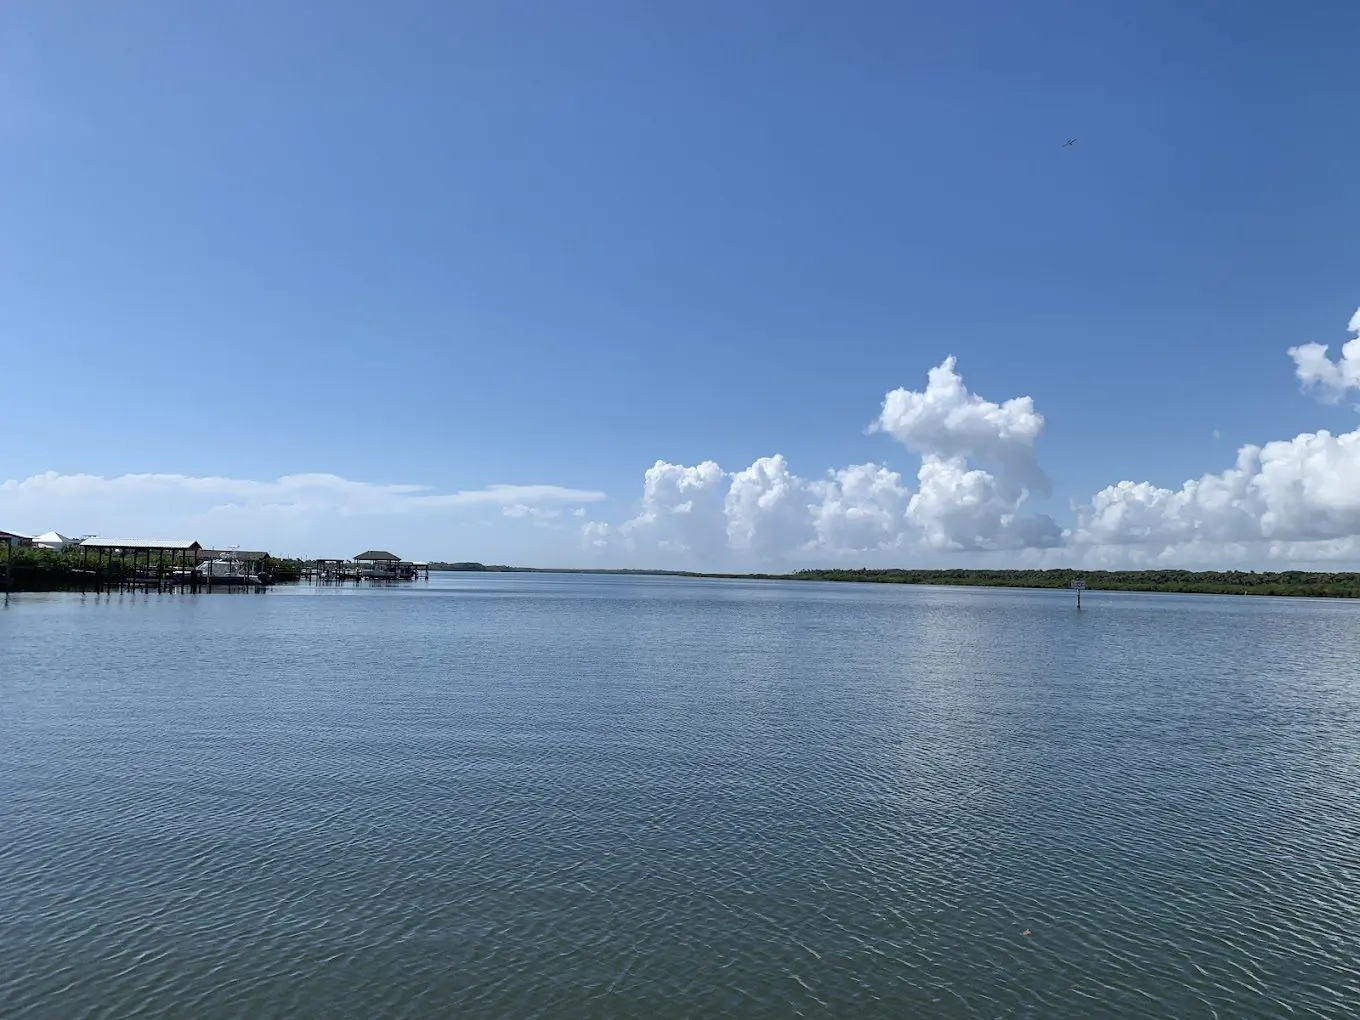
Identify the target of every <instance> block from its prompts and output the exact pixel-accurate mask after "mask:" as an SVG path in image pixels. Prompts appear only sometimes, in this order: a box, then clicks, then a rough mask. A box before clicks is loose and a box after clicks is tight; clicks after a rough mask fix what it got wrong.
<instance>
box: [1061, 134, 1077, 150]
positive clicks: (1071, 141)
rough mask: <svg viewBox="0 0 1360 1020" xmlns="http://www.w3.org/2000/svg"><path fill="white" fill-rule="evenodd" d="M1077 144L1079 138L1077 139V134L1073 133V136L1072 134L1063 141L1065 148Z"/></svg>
mask: <svg viewBox="0 0 1360 1020" xmlns="http://www.w3.org/2000/svg"><path fill="white" fill-rule="evenodd" d="M1076 144H1077V139H1076V136H1075V135H1073V136H1072V137H1071V138H1069V139H1068V140H1067V141H1065V142H1063V148H1064V149H1066V148H1070V147H1071V146H1073V145H1076Z"/></svg>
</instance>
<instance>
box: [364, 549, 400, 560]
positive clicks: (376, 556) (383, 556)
mask: <svg viewBox="0 0 1360 1020" xmlns="http://www.w3.org/2000/svg"><path fill="white" fill-rule="evenodd" d="M354 559H355V560H356V561H361V560H369V561H372V560H378V561H383V560H391V561H392V562H393V563H400V562H401V557H400V556H396V555H393V554H392V553H390V552H385V551H384V550H382V549H370V550H368V552H361V553H360V554H359V555H358V556H356V557H354Z"/></svg>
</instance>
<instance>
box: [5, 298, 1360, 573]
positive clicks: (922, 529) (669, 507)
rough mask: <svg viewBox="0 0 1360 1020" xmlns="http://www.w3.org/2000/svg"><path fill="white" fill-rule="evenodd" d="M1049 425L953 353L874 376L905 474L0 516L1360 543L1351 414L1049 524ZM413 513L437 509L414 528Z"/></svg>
mask: <svg viewBox="0 0 1360 1020" xmlns="http://www.w3.org/2000/svg"><path fill="white" fill-rule="evenodd" d="M1349 328H1350V331H1351V332H1352V333H1355V334H1357V336H1356V337H1355V338H1354V339H1351V340H1350V341H1348V342H1347V343H1345V344H1344V345H1343V346H1342V348H1341V351H1340V356H1339V358H1338V359H1337V360H1332V359H1331V358H1330V357H1329V356H1328V348H1327V346H1326V345H1323V344H1318V343H1308V344H1303V345H1300V346H1297V347H1292V348H1289V350H1288V354H1289V356H1290V358H1291V359H1292V360H1293V362H1294V365H1295V374H1296V376H1297V378H1298V380H1299V382H1300V384H1301V387H1302V388H1303V390H1304V391H1305V392H1308V393H1311V394H1313V395H1314V396H1316V398H1317V399H1319V400H1321V401H1323V402H1326V403H1336V402H1338V401H1340V400H1341V399H1342V398H1343V397H1345V396H1346V395H1347V394H1348V393H1350V392H1351V391H1353V390H1360V311H1357V312H1356V314H1355V316H1354V317H1353V318H1352V319H1351V321H1350V325H1349ZM1045 425H1046V422H1045V419H1044V416H1043V415H1042V414H1041V413H1040V412H1039V411H1038V410H1037V409H1036V408H1035V406H1034V402H1033V400H1032V399H1031V398H1029V397H1013V398H1010V399H1007V400H1004V401H1002V402H1000V403H998V402H995V401H993V400H990V399H987V398H985V397H983V396H981V395H979V394H977V393H973V392H971V391H970V390H969V389H968V388H967V386H966V385H965V383H964V379H963V376H962V375H961V374H960V372H959V368H958V365H957V363H956V361H955V359H954V358H953V357H952V356H951V357H948V358H946V359H945V360H944V361H943V362H941V363H940V364H939V365H937V366H936V367H934V368H932V369H931V370H930V371H929V373H928V375H927V379H926V385H925V387H924V389H921V390H910V389H906V388H898V389H894V390H892V391H890V392H888V393H887V394H886V395H885V396H884V398H883V402H882V405H881V407H880V409H879V412H878V415H877V417H875V418H874V419H873V421H872V422H870V424H869V426H868V431H869V432H871V433H877V434H882V435H883V436H886V437H888V438H890V439H891V440H893V441H895V442H896V443H898V444H900V447H902V448H905V450H907V451H909V452H910V454H912V455H914V456H915V457H917V458H919V466H918V468H917V470H916V474H915V477H914V479H911V480H908V479H907V478H905V477H904V476H903V475H902V474H901V473H899V472H898V471H895V470H892V469H891V468H889V467H888V466H887V465H886V464H883V463H878V462H873V461H871V462H867V463H861V464H851V465H847V466H844V467H838V468H831V469H828V470H826V471H824V472H822V473H821V474H820V475H818V476H815V477H803V476H800V475H798V474H796V473H795V472H794V471H793V470H792V468H791V467H790V465H789V464H788V462H787V461H786V459H785V458H784V456H783V455H782V454H779V453H774V454H772V455H769V456H765V457H760V458H758V459H756V460H755V461H754V462H752V463H751V464H750V465H749V466H747V467H745V468H741V469H739V470H735V471H727V470H724V469H723V468H722V467H720V466H719V465H718V464H717V463H715V462H714V461H711V460H709V461H703V462H701V463H699V464H694V465H683V464H672V463H669V462H667V461H664V460H658V461H657V462H656V463H655V464H653V465H652V466H651V467H650V468H648V469H647V471H646V472H645V474H644V476H643V484H642V495H641V500H640V502H639V503H638V504H637V506H636V512H635V513H634V515H633V516H631V517H629V518H627V519H625V520H623V521H621V522H617V523H614V522H610V521H604V520H594V519H591V515H590V513H589V511H588V510H587V506H589V505H591V504H598V503H600V502H602V501H604V500H605V499H606V495H605V493H603V492H601V491H598V490H595V489H585V488H569V487H564V486H560V485H547V484H543V485H492V486H488V487H486V488H482V489H475V490H466V491H455V492H447V493H440V492H436V491H435V490H433V489H432V488H430V487H428V486H422V485H407V484H375V483H369V482H362V481H352V480H349V479H345V478H342V477H339V476H337V475H333V474H298V475H288V476H284V477H282V478H279V479H276V480H274V481H254V480H249V479H236V478H217V477H207V478H205V477H194V476H190V475H183V474H128V475H123V476H120V477H116V478H105V477H101V476H97V475H88V474H74V475H63V474H58V473H56V472H47V473H45V474H40V475H35V476H33V477H30V478H27V479H24V480H21V481H19V480H12V481H6V482H0V527H6V528H9V529H12V530H23V528H24V527H25V526H27V527H28V528H29V529H30V530H34V531H44V530H48V529H49V528H51V527H53V526H54V525H59V526H58V527H57V530H62V531H70V530H74V529H83V530H84V531H85V532H86V533H90V532H93V533H99V534H103V535H106V536H108V535H115V534H121V535H139V536H147V535H150V534H152V533H155V534H157V535H161V536H168V537H178V536H188V537H200V535H202V536H205V537H207V538H208V539H209V540H211V541H214V542H220V541H222V539H223V538H225V537H226V536H233V537H234V539H235V540H237V541H239V542H241V543H242V544H252V545H253V544H262V545H270V546H272V547H276V548H279V549H280V550H281V551H287V552H290V553H299V554H304V555H333V554H334V553H333V552H332V551H330V550H331V548H332V546H333V545H335V544H336V543H338V542H339V541H342V540H344V541H360V542H361V544H362V539H361V536H362V535H365V534H371V532H372V531H373V529H374V524H373V521H374V518H379V519H383V520H384V521H385V522H386V524H385V527H388V528H394V527H396V525H395V524H394V523H393V522H405V525H406V528H405V532H404V533H406V534H409V535H411V536H413V537H415V536H419V537H420V539H421V543H422V544H423V545H425V546H430V545H431V544H435V543H437V544H438V545H439V546H440V547H444V546H457V545H465V544H466V543H464V542H462V541H461V540H455V539H453V538H451V537H448V536H447V535H446V530H445V529H446V528H447V525H448V523H449V515H450V513H452V512H454V511H465V512H467V513H470V514H473V515H475V514H476V513H477V512H478V511H479V509H480V512H481V513H482V514H486V513H488V512H489V513H491V514H492V515H493V516H492V518H491V520H486V519H482V520H480V521H478V522H476V523H478V524H480V525H481V526H484V527H491V526H493V525H494V521H497V520H499V521H501V522H503V523H504V524H505V526H508V527H514V526H516V525H525V526H532V527H533V528H536V529H540V531H541V532H542V533H544V534H549V533H558V534H559V535H560V536H561V541H560V542H559V544H558V545H556V546H552V547H545V546H540V547H539V552H538V555H555V556H558V557H559V559H558V561H557V562H558V563H560V564H562V565H571V564H573V563H577V564H579V563H581V562H582V561H583V558H584V562H587V563H597V564H601V565H628V566H658V567H691V568H699V569H790V568H794V567H798V566H814V565H826V564H847V563H848V564H856V565H887V564H893V563H917V564H920V563H931V564H932V565H934V564H941V563H947V562H950V561H952V562H957V563H960V564H961V565H962V564H967V565H978V564H982V563H986V564H989V565H1017V566H1020V565H1023V566H1056V565H1063V564H1075V565H1082V566H1087V567H1100V566H1108V567H1120V566H1225V567H1227V566H1232V565H1251V564H1255V563H1276V564H1280V563H1288V562H1297V563H1313V564H1319V563H1347V564H1354V563H1356V562H1360V428H1357V429H1356V430H1354V431H1351V432H1347V433H1344V434H1341V435H1332V434H1331V433H1330V432H1327V431H1325V430H1321V431H1318V432H1306V433H1301V434H1299V435H1297V436H1294V437H1293V438H1291V439H1283V440H1276V441H1272V442H1267V443H1265V444H1264V445H1262V446H1254V445H1247V446H1243V447H1242V448H1241V449H1240V450H1239V451H1238V453H1237V457H1236V460H1235V462H1234V463H1233V465H1232V466H1231V467H1229V468H1227V469H1226V470H1223V471H1221V472H1219V473H1216V474H1214V473H1211V474H1206V475H1203V476H1202V477H1200V478H1198V479H1192V480H1190V481H1187V482H1185V483H1184V484H1183V485H1182V486H1181V487H1180V488H1179V489H1174V490H1173V489H1167V488H1162V487H1160V486H1157V485H1155V484H1153V483H1151V482H1147V481H1141V482H1135V481H1129V480H1125V481H1120V482H1118V483H1117V484H1114V485H1110V486H1107V487H1106V488H1104V489H1102V490H1100V491H1099V492H1097V493H1095V494H1094V495H1093V496H1091V497H1090V498H1089V499H1086V500H1084V501H1080V502H1076V503H1074V504H1073V506H1072V521H1071V524H1070V526H1068V527H1066V528H1064V527H1062V526H1060V525H1059V524H1058V523H1057V522H1056V521H1054V520H1053V519H1052V517H1050V516H1048V515H1046V514H1043V513H1037V512H1030V511H1029V510H1028V509H1027V503H1029V501H1030V500H1031V499H1033V498H1034V497H1038V496H1045V495H1048V494H1049V492H1050V489H1051V485H1050V482H1049V479H1048V477H1047V475H1046V473H1045V472H1044V470H1043V469H1042V467H1041V466H1040V464H1039V460H1038V456H1037V449H1036V447H1037V443H1038V440H1039V439H1040V438H1041V436H1042V434H1043V431H1044V428H1045ZM465 516H466V514H465ZM414 521H425V522H427V523H428V522H434V523H433V524H429V526H425V527H423V530H422V527H415V526H413V525H412V522H414ZM461 523H463V524H467V523H468V522H466V521H462V522H461ZM319 529H320V530H324V532H325V534H324V537H323V536H321V535H319V534H318V530H319ZM398 530H400V529H398ZM567 536H574V538H573V540H572V541H570V542H568V541H566V538H567ZM318 543H323V544H324V545H325V548H323V549H318V548H317V545H318ZM422 552H423V553H424V554H425V555H430V556H437V555H450V556H453V555H454V550H453V549H448V550H447V552H444V551H441V550H435V549H431V550H429V551H425V550H422ZM456 558H465V557H463V556H461V555H459V556H456Z"/></svg>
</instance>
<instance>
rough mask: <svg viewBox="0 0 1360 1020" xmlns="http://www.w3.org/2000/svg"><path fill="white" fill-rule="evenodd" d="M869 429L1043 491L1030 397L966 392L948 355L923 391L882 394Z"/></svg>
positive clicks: (1040, 426)
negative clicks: (998, 400) (996, 397)
mask: <svg viewBox="0 0 1360 1020" xmlns="http://www.w3.org/2000/svg"><path fill="white" fill-rule="evenodd" d="M870 429H871V430H873V431H882V432H886V433H887V434H888V435H890V436H892V437H893V438H894V439H896V440H897V441H898V442H900V443H902V444H903V445H905V446H906V447H907V448H908V449H910V450H913V451H914V452H916V453H919V454H921V455H923V456H933V457H935V458H938V459H943V460H953V459H955V458H964V459H966V460H970V461H976V462H977V463H979V464H980V465H982V466H983V467H986V468H988V469H990V470H992V471H994V472H996V473H997V474H1002V475H1005V476H1007V480H1008V481H1010V482H1012V483H1014V484H1015V485H1018V486H1022V487H1026V488H1028V489H1031V490H1033V491H1036V492H1038V491H1047V488H1048V479H1047V477H1046V476H1045V475H1044V472H1043V471H1041V470H1040V469H1039V464H1038V462H1037V461H1036V460H1035V454H1034V444H1035V441H1036V440H1037V439H1038V438H1039V435H1040V433H1042V432H1043V430H1044V416H1043V415H1041V414H1040V413H1039V412H1038V411H1036V410H1035V409H1034V401H1033V400H1032V399H1030V398H1029V397H1014V398H1012V399H1010V400H1007V401H1005V402H1004V403H1001V404H997V403H993V402H992V401H990V400H986V399H984V398H982V397H980V396H978V395H977V394H976V393H970V392H969V391H968V388H967V387H966V386H964V384H963V377H962V376H960V375H959V373H958V372H957V371H956V362H955V359H954V358H953V357H952V356H950V357H948V358H946V359H945V360H944V362H943V363H942V364H940V365H938V366H936V367H935V368H932V369H931V370H930V374H929V376H928V377H927V383H926V388H925V389H924V390H922V391H919V392H918V391H915V390H907V389H896V390H893V391H892V392H890V393H889V394H888V395H887V396H886V397H884V398H883V407H882V410H881V411H880V412H879V416H878V418H877V420H875V421H874V422H873V424H871V425H870Z"/></svg>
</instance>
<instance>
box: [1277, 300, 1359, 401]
mask: <svg viewBox="0 0 1360 1020" xmlns="http://www.w3.org/2000/svg"><path fill="white" fill-rule="evenodd" d="M1347 329H1349V330H1350V332H1352V333H1355V334H1357V335H1356V337H1355V339H1353V340H1348V341H1347V342H1346V343H1344V344H1342V345H1341V357H1340V359H1338V360H1337V361H1333V360H1332V359H1331V358H1329V357H1327V350H1328V347H1327V345H1326V344H1319V343H1307V344H1300V345H1299V346H1298V347H1291V348H1289V356H1290V357H1291V358H1293V359H1294V374H1295V375H1296V376H1298V379H1299V382H1301V383H1302V384H1303V386H1304V388H1305V389H1307V390H1310V391H1312V392H1314V393H1316V394H1317V396H1318V398H1319V399H1320V400H1323V401H1325V402H1326V403H1329V404H1334V403H1336V402H1337V401H1339V400H1340V399H1341V398H1342V397H1343V396H1345V395H1346V393H1347V392H1348V391H1349V390H1356V389H1360V309H1357V310H1356V313H1355V314H1354V315H1352V316H1351V321H1350V324H1349V325H1348V326H1347Z"/></svg>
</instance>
